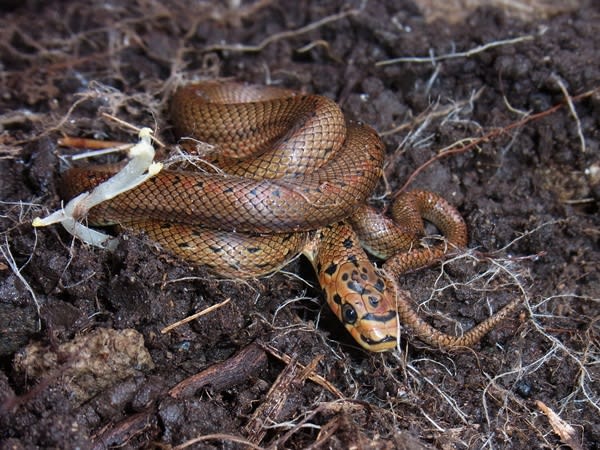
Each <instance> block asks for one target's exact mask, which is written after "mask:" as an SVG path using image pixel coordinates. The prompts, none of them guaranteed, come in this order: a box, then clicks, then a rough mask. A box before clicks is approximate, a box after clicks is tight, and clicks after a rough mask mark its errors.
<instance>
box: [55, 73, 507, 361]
mask: <svg viewBox="0 0 600 450" xmlns="http://www.w3.org/2000/svg"><path fill="white" fill-rule="evenodd" d="M171 118H172V123H173V125H174V127H175V131H176V133H177V135H178V136H180V137H188V138H192V139H193V140H198V141H201V142H203V143H208V144H212V146H213V151H211V152H210V153H209V154H208V155H203V157H204V158H206V159H207V160H208V161H210V162H211V164H210V167H211V168H212V167H215V166H218V168H219V169H218V170H217V169H211V170H205V171H200V170H197V169H195V168H194V167H193V166H183V167H175V168H172V169H168V170H163V171H161V172H160V173H159V174H158V175H157V176H155V177H153V178H151V179H150V180H148V181H146V182H145V183H144V184H142V185H140V186H138V187H136V188H134V189H132V190H130V191H128V192H125V193H122V194H120V195H118V196H117V197H116V198H114V199H112V200H109V201H107V202H105V203H102V204H100V205H98V206H96V207H94V208H93V209H92V210H91V211H90V213H89V215H88V217H87V219H88V221H89V223H90V224H93V225H99V226H102V225H109V224H119V225H121V226H123V227H125V228H129V229H134V230H138V231H144V232H145V233H146V234H147V235H148V236H149V237H150V238H151V239H152V240H154V241H156V242H158V243H160V244H161V245H162V246H163V247H164V248H166V249H167V250H170V251H171V252H173V253H175V254H177V255H179V256H181V257H183V258H185V259H186V260H189V261H192V262H194V263H198V264H202V265H205V266H206V267H208V268H209V269H210V270H212V271H213V272H215V273H217V274H220V275H223V276H228V277H234V278H244V277H256V276H260V275H264V274H267V273H269V272H272V271H274V270H276V269H278V268H280V267H282V266H283V265H285V264H286V263H287V262H289V261H290V259H292V258H293V257H295V256H297V255H298V254H299V253H303V254H304V255H306V256H307V257H308V259H309V260H310V261H311V263H312V265H313V267H314V269H315V271H316V273H317V277H318V279H319V283H320V285H321V287H322V288H323V290H324V292H325V296H326V299H327V302H328V304H329V305H330V307H331V309H332V310H333V312H334V313H335V315H336V316H337V317H338V318H339V319H340V320H341V322H342V323H343V324H344V325H345V326H346V328H347V329H348V330H349V332H350V333H351V334H352V336H353V337H354V339H355V340H356V341H357V342H358V343H359V344H360V345H361V346H363V347H364V348H366V349H368V350H371V351H385V350H390V349H393V348H395V347H396V345H397V342H398V338H399V333H400V330H401V327H404V328H407V329H409V331H410V332H411V333H412V334H413V335H415V336H416V337H417V338H419V339H421V340H422V341H424V342H427V343H429V344H431V345H434V346H438V347H443V348H451V347H457V346H470V345H472V344H474V343H476V342H477V341H478V340H480V339H481V337H482V336H483V335H484V334H485V333H487V332H488V331H489V330H491V329H492V328H493V327H494V326H495V325H496V324H497V323H498V322H500V321H501V320H503V319H504V318H505V317H506V316H507V315H508V314H509V313H510V312H512V311H513V310H514V309H515V308H516V306H517V302H516V301H512V302H511V303H509V304H508V305H507V306H505V307H504V308H503V309H502V310H500V311H499V312H497V313H496V314H495V315H493V316H491V317H489V318H488V319H487V320H485V321H484V322H482V323H480V324H479V325H477V326H475V327H474V328H472V329H471V330H469V331H468V332H467V333H465V334H464V335H462V336H451V335H447V334H444V333H442V332H441V331H439V330H437V329H435V328H434V327H432V326H431V325H430V324H428V323H427V322H425V321H424V320H423V319H421V318H420V317H419V316H418V315H417V314H416V312H415V310H414V309H413V307H412V303H411V300H410V298H409V296H408V294H407V293H406V292H404V291H402V290H400V289H398V288H397V285H396V282H395V279H396V277H398V276H399V275H400V274H401V273H403V272H406V271H408V270H413V269H416V268H420V267H423V266H426V265H429V264H431V263H432V262H435V261H436V260H439V259H440V258H442V257H443V256H444V255H445V254H446V253H447V252H448V250H451V249H453V248H463V247H465V246H466V245H467V231H466V225H465V223H464V221H463V219H462V217H461V216H460V214H459V213H458V212H457V211H456V209H455V208H454V207H452V206H451V205H450V204H448V203H447V202H446V201H445V200H444V199H443V198H442V197H440V196H439V195H437V194H434V193H431V192H426V191H414V192H408V193H404V194H402V195H400V196H398V198H397V199H396V200H395V201H394V203H393V205H392V207H391V218H388V217H385V216H383V215H381V214H380V213H378V212H377V211H375V210H374V209H373V208H371V207H369V206H367V201H368V198H369V197H370V196H371V195H372V193H373V191H374V189H375V187H376V184H377V182H378V180H379V178H380V176H381V174H382V167H383V163H384V145H383V143H382V141H381V140H380V138H379V136H378V135H377V133H376V132H375V131H374V130H373V129H371V128H370V127H368V126H367V125H364V124H362V123H358V122H352V121H349V120H346V119H345V118H344V115H343V113H342V112H341V110H340V108H339V107H338V105H337V104H336V103H335V102H333V101H332V100H330V99H328V98H326V97H323V96H318V95H305V94H301V93H298V92H295V91H291V90H287V89H282V88H276V87H266V86H251V85H246V84H241V83H233V82H218V81H206V82H201V83H197V84H192V85H188V86H184V87H183V88H180V89H179V90H178V91H177V92H176V93H175V95H174V97H173V99H172V104H171ZM115 170H116V169H115V168H114V167H113V166H95V167H90V166H88V167H82V168H72V169H69V170H68V171H67V172H65V174H64V175H63V180H62V190H63V192H64V196H65V197H68V198H71V197H73V196H75V195H77V194H79V193H81V192H83V191H87V190H90V189H92V188H93V187H94V186H96V185H98V184H99V183H101V182H102V181H105V180H106V179H108V178H109V177H110V176H112V175H113V174H114V173H115ZM424 219H425V220H428V221H431V222H432V223H434V225H436V227H437V228H438V229H439V230H440V231H441V232H442V234H443V235H444V237H445V241H444V242H442V243H440V244H437V245H434V246H430V247H423V246H420V245H419V239H420V238H421V237H422V236H423V235H424V226H423V220H424ZM364 249H366V250H367V251H368V252H369V253H371V254H372V255H374V256H376V257H378V258H382V259H386V260H387V261H386V262H385V263H384V265H383V267H382V268H381V269H380V268H377V267H376V266H375V265H374V264H373V263H372V262H371V261H370V259H369V257H368V256H367V253H366V252H365V250H364Z"/></svg>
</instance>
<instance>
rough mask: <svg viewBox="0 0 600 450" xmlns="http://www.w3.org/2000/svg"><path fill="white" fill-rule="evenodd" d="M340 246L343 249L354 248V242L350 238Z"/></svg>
mask: <svg viewBox="0 0 600 450" xmlns="http://www.w3.org/2000/svg"><path fill="white" fill-rule="evenodd" d="M342 245H343V246H344V248H352V247H354V241H353V240H352V239H350V238H346V239H344V241H343V242H342Z"/></svg>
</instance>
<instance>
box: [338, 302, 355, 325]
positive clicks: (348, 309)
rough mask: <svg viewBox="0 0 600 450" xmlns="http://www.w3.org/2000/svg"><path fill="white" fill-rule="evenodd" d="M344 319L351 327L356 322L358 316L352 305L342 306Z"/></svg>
mask: <svg viewBox="0 0 600 450" xmlns="http://www.w3.org/2000/svg"><path fill="white" fill-rule="evenodd" d="M342 318H343V319H344V322H346V323H349V324H350V325H352V324H353V323H354V322H356V319H357V314H356V310H355V309H354V308H353V307H352V305H350V304H348V303H346V304H345V305H344V306H342Z"/></svg>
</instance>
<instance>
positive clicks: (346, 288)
mask: <svg viewBox="0 0 600 450" xmlns="http://www.w3.org/2000/svg"><path fill="white" fill-rule="evenodd" d="M336 267H337V271H336V273H334V274H331V276H328V277H327V279H323V278H324V277H321V286H323V287H324V288H325V293H326V295H327V302H328V303H329V306H330V307H331V309H332V310H333V312H334V313H335V314H336V316H337V317H338V319H339V320H340V321H341V322H342V323H343V324H344V326H345V327H346V329H347V330H348V331H349V332H350V334H351V335H352V337H354V339H355V340H356V341H357V342H358V343H359V344H360V345H361V346H362V347H363V348H365V349H367V350H369V351H372V352H383V351H387V350H392V349H394V348H395V347H396V343H397V339H398V333H399V326H398V313H397V310H396V308H395V297H394V295H395V289H394V288H393V286H391V283H390V282H389V281H387V279H386V278H385V277H384V276H382V274H381V273H379V272H378V271H377V270H376V269H375V267H374V266H373V265H372V264H371V263H370V262H369V261H368V260H366V261H348V262H344V263H342V264H339V265H337V266H336Z"/></svg>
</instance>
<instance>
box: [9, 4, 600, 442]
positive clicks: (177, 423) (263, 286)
mask: <svg viewBox="0 0 600 450" xmlns="http://www.w3.org/2000/svg"><path fill="white" fill-rule="evenodd" d="M214 3H215V4H217V3H221V2H214ZM223 3H225V2H223ZM235 3H236V2H228V3H227V4H229V5H234V4H235ZM359 3H360V2H353V1H335V0H333V1H327V2H316V1H315V2H308V1H307V2H294V1H282V2H272V1H255V2H242V5H241V6H237V7H235V6H214V5H210V2H184V1H177V0H176V1H171V0H165V1H163V2H112V3H111V2H84V1H71V2H60V1H48V2H38V1H35V0H32V1H27V2H3V3H2V4H1V5H0V8H2V10H1V16H0V25H1V26H0V30H1V31H0V34H1V39H0V63H1V66H0V75H1V76H0V83H1V86H2V89H1V94H2V95H1V97H0V154H1V157H0V167H1V174H2V176H1V178H0V200H1V201H2V204H1V206H0V208H1V211H0V227H1V231H2V242H0V246H1V248H2V256H3V259H0V333H1V335H0V336H1V337H0V356H1V366H0V447H1V448H11V449H13V448H14V449H20V448H61V449H67V448H82V449H86V448H106V447H121V448H138V447H145V448H147V447H156V448H170V447H171V446H175V445H180V444H183V443H186V442H187V441H189V440H192V439H199V441H198V442H197V443H195V444H193V445H192V447H193V448H248V446H247V444H242V442H243V441H244V440H246V441H251V442H253V443H254V444H256V445H257V446H260V447H271V448H275V447H277V448H443V449H450V448H512V449H531V448H557V447H559V446H560V444H561V439H562V440H563V441H567V443H569V444H570V445H571V446H572V447H573V448H577V445H581V447H582V448H599V444H598V442H600V419H599V417H600V405H599V399H600V390H599V384H598V377H599V375H600V373H599V372H600V369H599V366H598V361H599V357H600V328H599V320H598V318H599V317H600V308H599V302H600V281H599V273H600V272H599V270H598V269H599V265H600V248H599V245H598V241H599V238H600V219H599V215H598V201H599V199H600V150H599V145H600V133H599V131H598V130H599V129H600V128H599V125H600V94H599V93H598V91H595V92H592V93H591V92H589V91H591V90H594V89H598V88H599V87H600V65H599V64H598V58H599V53H598V49H600V27H599V24H600V9H599V8H598V6H597V3H594V2H589V3H587V4H583V5H581V7H580V8H579V9H578V10H576V11H574V12H572V13H568V14H567V13H563V14H562V15H558V16H554V17H550V18H547V19H544V20H543V21H542V20H541V19H538V20H536V19H531V20H528V21H522V19H512V18H510V17H508V16H507V15H505V13H503V12H502V11H499V10H495V9H485V10H478V11H475V12H473V13H472V14H471V15H470V16H469V17H468V18H467V19H466V20H465V21H464V22H461V23H459V24H456V25H451V24H448V23H445V22H442V21H437V22H434V23H427V21H426V20H425V19H424V17H423V16H422V15H421V14H420V13H419V10H418V9H417V8H416V7H415V6H414V5H413V4H411V3H410V2H408V1H406V2H404V1H393V0H388V1H385V0H371V1H369V2H368V3H366V5H365V6H364V9H359V8H360V6H361V5H360V4H359ZM593 3H594V4H593ZM594 5H595V6H594ZM331 15H337V16H334V17H331V20H329V21H324V22H319V21H321V20H322V19H324V18H325V17H328V16H331ZM310 24H313V26H312V27H309V28H307V29H303V27H306V26H309V25H310ZM293 30H299V32H297V33H291V32H289V31H293ZM286 31H288V32H289V33H284V34H278V33H282V32H286ZM519 37H524V39H522V40H516V41H509V42H504V43H503V44H502V43H501V42H499V41H504V40H507V39H515V38H519ZM492 42H497V43H498V45H492V46H490V47H486V48H483V49H480V51H477V52H473V53H471V54H469V55H458V54H456V53H460V52H466V51H469V50H472V49H476V48H477V47H479V46H482V45H483V44H488V43H492ZM309 44H312V45H309ZM500 44H502V45H500ZM242 45H247V46H251V47H247V48H246V47H241V46H242ZM252 46H254V47H252ZM453 53H454V54H455V55H454V57H451V58H444V59H440V60H437V61H435V63H434V61H428V62H425V61H400V62H396V63H394V64H389V65H377V62H379V61H384V60H388V59H391V58H398V57H427V56H429V55H431V54H432V55H436V56H441V55H449V54H453ZM217 76H221V77H232V78H235V79H238V80H243V81H249V82H254V83H267V82H269V83H274V84H277V85H281V86H285V87H289V88H295V89H299V90H304V91H307V92H314V93H318V94H323V95H327V96H330V97H332V98H334V99H336V100H337V101H338V102H339V103H340V104H341V106H342V108H343V109H344V111H345V113H346V114H347V115H348V116H349V117H352V118H355V119H360V120H362V121H364V122H366V123H368V124H370V125H372V126H373V127H375V128H376V129H377V130H378V131H380V132H381V133H382V135H383V136H384V140H385V143H386V145H387V149H388V156H389V163H388V165H387V167H386V175H387V182H388V183H389V187H390V189H391V190H397V189H399V188H400V187H401V186H402V185H403V183H404V182H405V181H406V180H407V178H408V177H409V176H410V174H411V173H412V172H413V171H415V169H417V168H418V167H419V166H420V165H421V164H423V163H424V162H425V161H427V160H428V159H430V158H431V157H433V156H435V155H436V154H437V153H438V152H439V151H440V150H441V149H444V148H446V147H448V146H452V148H458V147H459V146H460V145H465V144H468V143H473V142H474V140H475V139H478V138H482V137H484V139H480V140H478V141H475V142H474V144H473V145H471V146H470V147H467V148H465V150H464V151H463V152H455V153H453V154H451V155H448V156H447V157H444V158H442V159H439V160H437V161H436V162H434V163H433V164H432V165H429V166H428V167H426V168H425V169H424V170H423V171H421V172H420V173H419V174H418V175H417V176H416V178H415V179H414V181H413V182H412V183H411V185H410V186H409V188H425V189H429V190H432V191H435V192H438V193H441V194H443V195H444V196H445V197H446V198H447V199H448V200H450V201H451V202H452V203H453V204H455V205H456V206H457V207H458V208H459V210H460V211H461V213H462V214H463V215H464V217H465V219H466V221H467V223H468V225H469V229H470V248H471V249H473V251H471V252H468V253H466V254H464V255H461V256H460V257H457V258H455V259H454V260H453V261H452V262H449V263H447V264H445V265H444V266H443V267H442V268H440V267H439V266H438V267H432V268H430V269H426V270H423V271H419V272H417V273H414V274H410V275H407V276H406V277H405V278H403V279H402V280H401V281H400V282H401V284H402V286H403V287H404V288H405V289H409V290H410V291H411V292H412V296H413V298H414V300H415V302H418V303H421V306H420V307H419V311H420V314H422V315H423V316H424V317H426V318H427V320H429V321H430V322H431V323H432V324H434V325H435V326H436V327H438V328H440V329H443V330H445V331H446V332H449V333H460V332H461V331H462V330H465V329H468V328H470V327H471V326H472V325H473V324H475V323H478V322H480V321H482V320H483V319H485V317H487V316H489V314H490V313H491V312H493V311H496V310H498V309H499V308H500V307H501V306H502V305H503V304H505V303H506V302H508V301H509V300H510V299H511V298H514V296H520V297H522V298H523V303H524V305H525V308H524V309H522V313H521V314H520V315H519V314H518V313H517V314H515V315H514V316H513V317H511V318H510V319H509V320H507V321H506V322H505V323H503V324H501V325H500V326H499V327H497V328H496V329H495V330H494V331H493V332H492V333H490V334H489V335H488V336H486V337H485V338H484V339H483V341H482V342H481V343H480V344H478V345H477V346H476V347H475V348H473V349H465V350H460V351H453V352H446V351H442V350H439V349H434V348H428V347H427V346H425V345H424V344H422V343H421V342H419V341H418V340H416V339H414V338H411V336H410V335H405V336H403V338H404V339H403V342H402V348H401V349H400V350H399V351H396V352H392V353H387V354H370V353H368V352H365V351H363V350H361V349H359V348H357V346H356V345H355V343H354V342H353V341H352V340H351V338H349V337H348V336H347V334H346V332H345V331H344V329H343V327H342V326H341V325H340V324H338V323H337V322H336V320H335V319H334V318H333V316H332V314H331V313H330V312H329V310H328V308H327V307H326V306H324V305H323V304H322V301H321V294H320V292H319V290H318V288H315V287H313V286H312V283H314V278H313V275H312V274H311V271H310V268H309V267H308V264H307V262H306V261H303V260H298V261H295V262H294V263H292V264H291V265H290V266H289V267H287V268H286V271H287V273H278V274H276V275H273V276H271V277H268V278H266V279H261V280H254V281H249V282H235V281H223V280H218V279H216V278H214V277H212V276H210V275H208V274H207V273H206V272H205V271H204V270H203V269H202V268H201V267H200V268H198V267H191V266H190V265H189V264H186V263H185V262H182V261H179V260H177V259H176V258H174V257H172V256H170V255H168V254H165V253H164V252H162V251H160V249H158V248H157V247H156V246H155V245H153V244H152V243H150V242H148V241H147V240H146V239H145V238H144V237H143V236H136V235H132V234H126V235H123V236H122V240H121V243H120V245H119V248H118V249H117V251H116V252H114V253H109V252H106V251H102V250H99V249H95V248H89V247H87V246H86V245H83V244H82V243H80V242H78V241H73V240H72V238H71V237H70V236H69V235H68V234H67V233H66V232H64V230H62V228H60V227H48V228H43V229H36V230H34V229H33V228H32V227H31V220H32V219H33V218H34V217H36V216H40V215H45V214H47V213H48V212H49V211H53V210H55V209H57V208H58V207H60V199H59V197H58V195H57V181H58V176H59V173H60V172H61V170H63V169H64V167H65V164H64V162H63V160H62V159H60V157H59V155H64V154H69V153H75V152H77V151H78V150H70V149H63V148H59V147H58V144H57V140H58V138H59V137H61V135H62V134H70V135H75V136H82V137H89V138H98V139H110V140H117V141H125V142H134V141H135V140H136V136H135V134H134V133H132V132H131V131H130V130H127V129H125V128H123V127H122V126H120V125H117V124H115V123H114V122H112V121H109V120H106V119H105V118H104V117H102V116H101V113H103V112H108V113H111V114H114V115H116V116H118V117H119V118H121V119H123V120H126V121H127V122H130V123H132V124H135V125H138V126H150V127H154V128H156V129H157V130H158V135H159V136H160V137H161V139H162V140H163V141H164V142H167V143H169V144H171V145H172V144H174V143H175V140H174V138H173V136H172V133H171V130H170V128H169V120H168V117H167V114H166V105H167V104H168V98H169V95H170V94H171V93H172V92H173V89H174V88H175V87H176V85H177V84H179V83H181V82H182V81H185V80H191V79H194V78H198V77H209V78H214V77H217ZM568 95H570V96H572V105H573V109H572V110H571V109H570V108H569V106H568V105H567V104H566V98H567V96H568ZM470 100H471V101H470ZM555 105H559V106H558V107H557V108H554V109H551V108H552V107H553V106H555ZM402 125H404V126H402ZM390 130H394V131H393V132H390ZM459 141H460V142H459ZM457 143H458V144H457ZM384 192H385V188H384V185H383V183H382V184H381V187H380V189H379V191H378V192H377V193H376V195H375V197H376V198H381V195H382V194H384ZM374 203H375V204H381V203H382V202H381V200H374ZM292 273H293V274H299V275H300V276H301V277H303V278H305V279H307V280H308V282H309V283H311V284H310V285H309V284H307V283H305V282H304V281H302V280H301V279H299V278H298V277H297V276H295V275H291V274H292ZM228 298H230V299H231V301H230V302H229V303H228V304H226V305H225V306H223V307H221V308H220V309H217V310H216V311H214V312H212V313H210V314H207V315H205V316H203V317H201V318H199V319H196V320H194V321H192V322H190V323H187V324H184V325H181V326H179V327H177V328H175V329H174V330H172V331H171V332H169V333H166V334H161V329H163V328H164V327H165V326H167V325H170V324H172V323H174V322H177V321H179V320H181V319H184V318H185V317H187V316H189V315H191V314H193V313H195V312H197V311H200V310H203V309H204V308H206V307H208V306H211V305H214V304H217V303H219V302H221V301H223V300H225V299H228ZM134 330H135V331H134ZM141 337H143V340H142V339H141ZM276 355H280V356H281V355H287V356H288V357H289V358H291V360H290V359H288V360H282V359H281V358H279V357H277V356H276ZM315 358H316V359H315ZM311 364H312V365H313V366H312V367H313V369H314V370H313V371H312V372H311V371H310V370H304V369H303V367H304V366H310V365H311ZM315 374H317V375H320V376H321V377H322V378H323V379H324V380H326V381H327V382H328V383H330V385H327V384H326V383H324V382H322V381H321V382H320V383H317V382H316V381H318V380H317V379H316V378H315V377H314V376H313V375H315ZM310 376H313V377H312V378H311V379H308V378H307V377H310ZM189 377H194V378H191V379H189ZM183 380H186V381H185V384H184V385H179V386H177V384H178V383H179V382H181V381H183ZM539 402H543V404H545V405H546V406H548V407H549V408H550V409H551V410H552V411H554V412H555V413H556V414H558V416H559V417H560V419H562V420H563V421H564V422H565V423H566V424H568V425H570V426H572V427H573V433H572V436H571V437H570V438H569V435H568V432H565V431H564V430H565V429H566V430H568V428H564V427H563V431H562V433H563V434H562V435H559V433H561V431H560V430H559V429H557V428H556V427H553V426H552V425H551V423H550V419H549V416H548V413H545V412H544V411H543V409H541V408H540V403H539ZM569 439H570V441H569Z"/></svg>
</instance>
